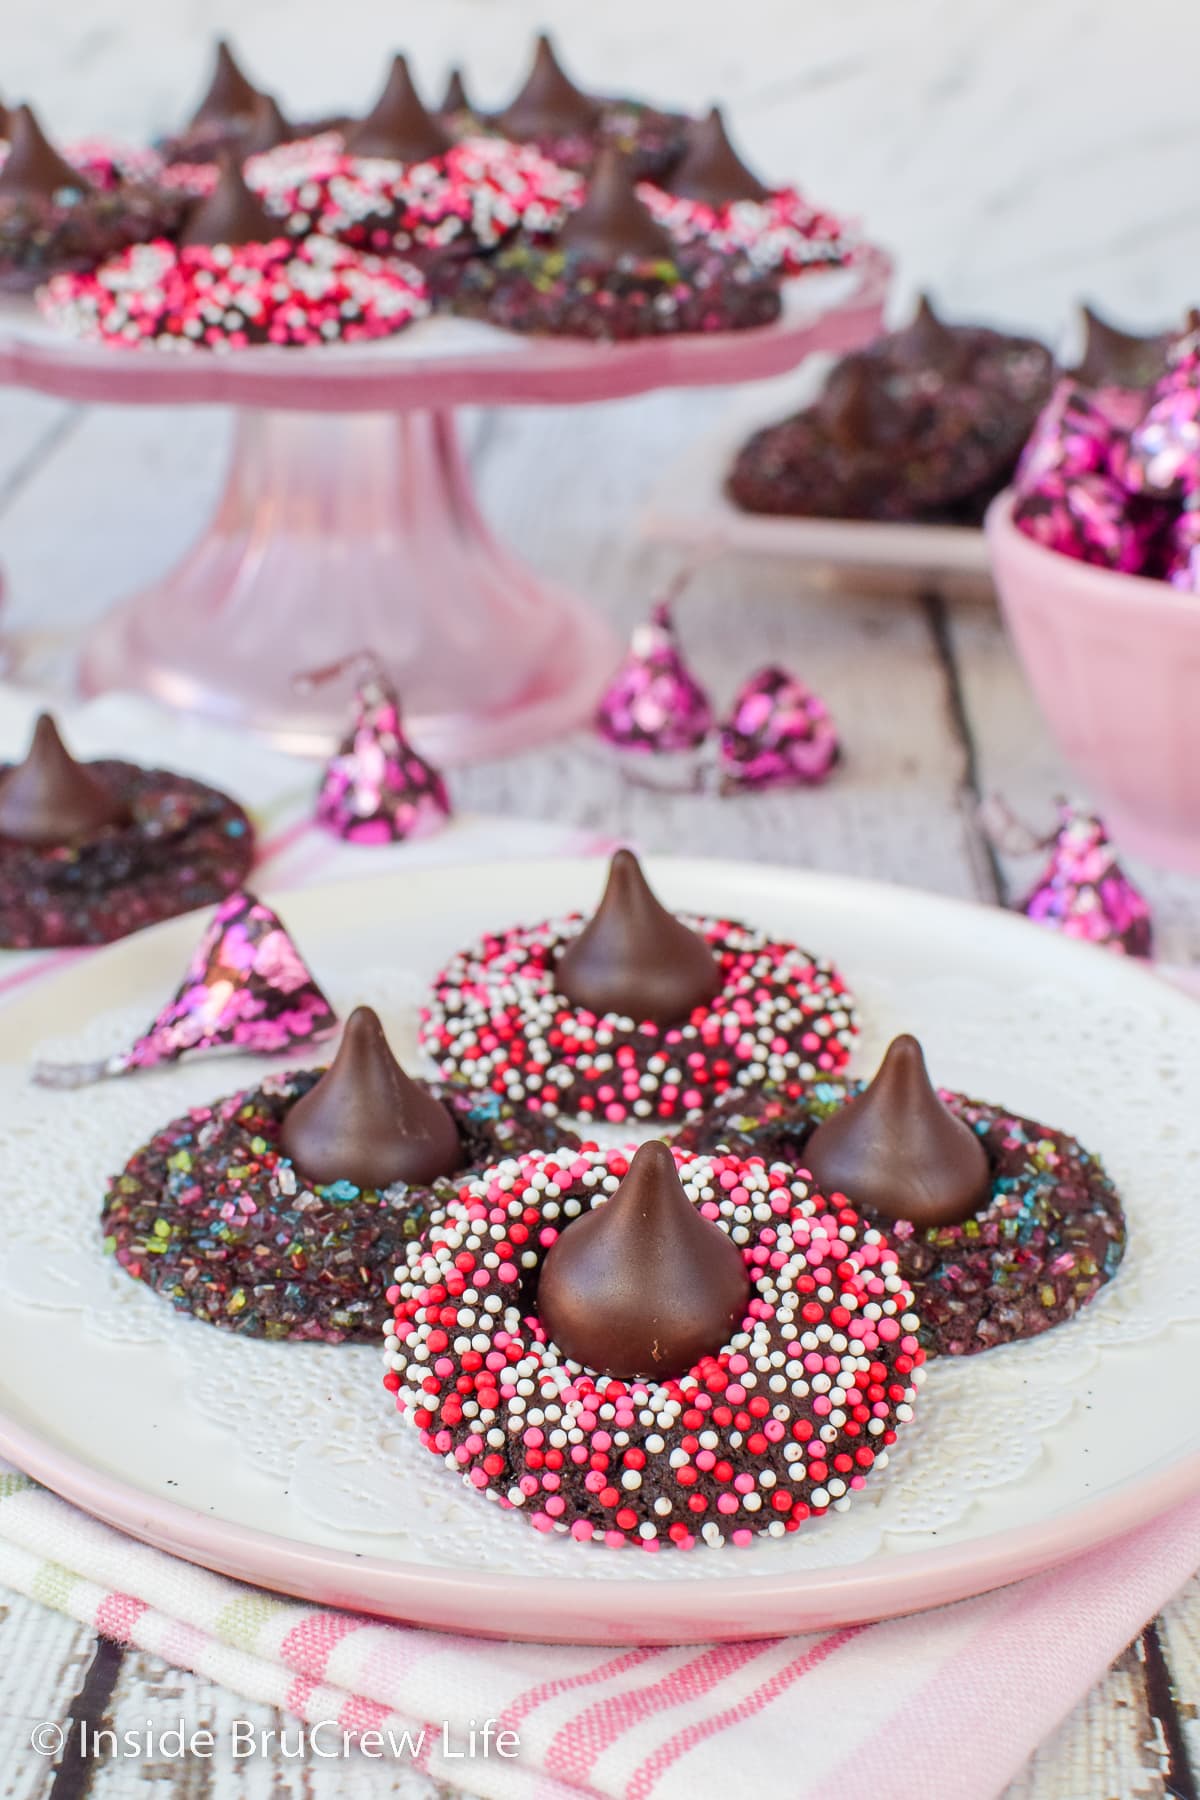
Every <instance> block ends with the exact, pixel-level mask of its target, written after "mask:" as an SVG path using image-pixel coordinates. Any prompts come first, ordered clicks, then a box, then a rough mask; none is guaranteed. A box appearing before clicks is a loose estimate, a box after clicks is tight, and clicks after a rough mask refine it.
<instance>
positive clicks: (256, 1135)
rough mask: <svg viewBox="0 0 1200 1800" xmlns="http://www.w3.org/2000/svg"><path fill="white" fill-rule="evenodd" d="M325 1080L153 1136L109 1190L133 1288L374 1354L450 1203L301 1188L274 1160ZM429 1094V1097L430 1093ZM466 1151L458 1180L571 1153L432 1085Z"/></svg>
mask: <svg viewBox="0 0 1200 1800" xmlns="http://www.w3.org/2000/svg"><path fill="white" fill-rule="evenodd" d="M321 1074H322V1071H321V1070H318V1069H305V1070H300V1071H298V1072H293V1073H291V1074H285V1075H279V1076H271V1077H268V1078H267V1079H266V1080H264V1081H263V1082H262V1083H261V1084H260V1085H259V1086H257V1087H254V1088H248V1089H245V1090H244V1091H243V1092H241V1093H237V1094H232V1095H230V1096H229V1098H227V1099H225V1100H220V1101H217V1102H216V1103H215V1104H214V1105H212V1106H203V1107H193V1108H192V1109H191V1111H190V1112H188V1113H185V1114H184V1115H183V1116H182V1117H181V1118H178V1119H173V1120H172V1121H171V1123H170V1124H169V1125H166V1126H164V1127H163V1129H162V1130H161V1131H159V1132H157V1133H156V1134H155V1136H154V1137H153V1138H151V1139H150V1141H149V1143H148V1144H145V1145H143V1147H142V1148H141V1149H140V1150H138V1151H137V1152H136V1154H135V1155H134V1156H132V1157H131V1158H130V1160H129V1162H128V1163H127V1164H126V1166H125V1168H124V1169H123V1170H122V1172H121V1173H120V1174H119V1175H117V1176H115V1177H114V1178H113V1180H112V1181H111V1182H110V1183H109V1187H108V1192H107V1195H106V1197H105V1201H104V1206H103V1209H102V1211H101V1230H102V1232H103V1234H104V1241H105V1249H106V1250H107V1251H108V1252H110V1253H111V1254H112V1255H115V1256H116V1258H117V1260H118V1262H119V1263H120V1264H121V1266H122V1267H123V1268H124V1269H125V1270H126V1272H127V1273H128V1274H129V1275H131V1276H133V1277H134V1279H135V1280H138V1281H144V1282H145V1283H146V1284H147V1285H148V1286H149V1287H152V1288H154V1289H155V1291H156V1292H157V1293H159V1294H162V1295H163V1296H164V1298H166V1299H168V1300H170V1301H171V1303H172V1304H173V1305H174V1306H176V1307H178V1308H179V1310H180V1311H181V1312H189V1313H191V1314H192V1315H193V1316H194V1317H195V1318H198V1319H202V1320H204V1321H205V1322H206V1323H207V1324H210V1325H220V1326H223V1327H224V1328H226V1329H227V1330H230V1331H238V1332H241V1333H243V1334H244V1335H245V1336H247V1337H266V1338H289V1339H304V1340H312V1341H320V1342H324V1343H344V1342H363V1341H367V1340H370V1341H377V1340H378V1337H379V1332H380V1329H381V1326H382V1323H383V1320H384V1318H385V1317H386V1316H387V1313H388V1307H387V1305H386V1302H385V1300H384V1292H385V1289H386V1288H387V1286H388V1283H389V1282H390V1280H391V1277H392V1271H393V1269H394V1268H395V1265H396V1262H397V1260H398V1259H399V1258H401V1257H402V1256H403V1254H404V1246H405V1243H406V1241H407V1240H408V1239H409V1238H412V1237H414V1236H415V1235H416V1234H417V1232H418V1231H420V1230H421V1229H422V1228H423V1226H424V1224H425V1223H426V1221H427V1219H428V1217H429V1215H430V1212H431V1210H432V1208H433V1207H434V1206H435V1204H436V1203H437V1202H438V1200H439V1190H440V1197H441V1198H444V1197H445V1193H446V1192H447V1191H450V1192H452V1191H453V1186H451V1187H450V1188H449V1189H448V1190H447V1188H446V1184H445V1183H444V1182H442V1183H440V1184H439V1183H435V1184H432V1185H430V1186H427V1187H417V1186H407V1185H406V1184H405V1183H403V1182H395V1183H393V1184H392V1186H390V1187H388V1188H385V1189H383V1190H382V1191H377V1190H376V1189H373V1188H359V1187H357V1186H355V1185H354V1184H353V1183H352V1182H349V1181H345V1180H339V1181H334V1182H332V1183H330V1184H327V1185H324V1186H322V1185H310V1184H306V1183H305V1182H304V1181H303V1180H301V1179H300V1177H299V1176H298V1175H297V1172H296V1169H295V1167H294V1165H293V1163H292V1161H291V1160H290V1159H289V1158H288V1157H287V1156H285V1155H284V1154H283V1152H282V1150H281V1149H280V1146H279V1138H280V1132H281V1129H282V1127H283V1123H284V1121H285V1119H286V1117H287V1115H288V1113H289V1112H290V1111H291V1109H292V1107H293V1106H294V1105H295V1103H296V1102H297V1101H298V1100H300V1099H301V1098H302V1097H303V1096H304V1095H306V1094H308V1093H309V1091H310V1090H311V1089H312V1088H313V1087H314V1086H315V1085H316V1083H317V1082H318V1080H319V1079H320V1077H321ZM422 1085H425V1084H422ZM429 1091H430V1092H431V1093H433V1094H434V1095H435V1096H436V1097H437V1098H438V1099H439V1100H441V1101H442V1103H443V1104H444V1105H445V1106H446V1107H447V1108H448V1109H449V1111H450V1114H451V1116H452V1118H453V1121H454V1123H455V1125H456V1126H457V1129H458V1133H459V1138H460V1141H461V1144H462V1164H461V1170H460V1171H459V1174H458V1176H457V1177H456V1178H455V1179H456V1180H461V1179H462V1177H463V1176H464V1175H465V1174H468V1173H469V1172H470V1171H472V1170H474V1169H477V1168H480V1167H481V1166H482V1165H484V1164H486V1163H490V1162H494V1161H495V1160H496V1159H497V1158H500V1157H504V1156H513V1155H517V1154H520V1153H521V1152H523V1151H526V1150H528V1149H530V1148H531V1147H534V1146H554V1145H558V1144H572V1143H574V1142H576V1141H577V1140H575V1139H574V1138H573V1136H572V1134H571V1133H569V1132H566V1131H563V1130H560V1129H559V1128H558V1127H556V1126H555V1125H553V1124H551V1123H550V1122H549V1121H547V1120H541V1119H537V1118H534V1117H532V1116H531V1115H530V1114H528V1113H526V1112H525V1111H524V1109H522V1108H521V1107H519V1106H514V1105H510V1104H507V1103H505V1102H502V1101H500V1100H498V1099H497V1100H493V1099H491V1098H489V1097H488V1096H482V1097H481V1096H479V1095H474V1094H469V1093H467V1092H465V1091H464V1090H463V1089H461V1088H451V1087H443V1086H441V1085H437V1084H431V1085H430V1086H429Z"/></svg>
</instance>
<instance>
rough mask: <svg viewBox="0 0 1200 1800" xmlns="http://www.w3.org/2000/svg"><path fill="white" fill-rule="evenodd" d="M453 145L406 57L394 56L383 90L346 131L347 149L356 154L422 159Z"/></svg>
mask: <svg viewBox="0 0 1200 1800" xmlns="http://www.w3.org/2000/svg"><path fill="white" fill-rule="evenodd" d="M450 147H451V139H450V137H449V136H448V134H447V133H446V131H445V130H444V129H443V127H442V126H441V125H440V124H439V123H438V121H437V120H436V119H435V118H434V116H433V114H432V113H431V112H430V111H429V110H428V108H427V107H426V105H425V102H424V101H423V100H422V98H421V96H420V94H418V92H417V90H416V88H415V87H414V85H413V78H412V76H411V75H410V73H409V69H408V63H407V61H406V59H405V58H404V57H403V56H394V57H393V58H392V66H391V70H390V71H389V73H388V78H387V81H386V83H385V85H384V89H383V92H382V94H380V96H379V98H378V100H377V101H376V102H375V104H374V106H373V107H372V108H371V110H370V112H369V113H368V114H367V116H366V118H365V119H360V120H359V122H358V124H357V125H352V126H351V128H350V130H349V131H348V132H347V133H346V148H347V150H348V151H349V152H350V154H351V155H352V156H379V157H384V158H386V159H387V161H389V162H400V163H419V162H428V161H429V160H430V158H431V157H434V156H444V155H445V154H446V152H447V150H449V149H450Z"/></svg>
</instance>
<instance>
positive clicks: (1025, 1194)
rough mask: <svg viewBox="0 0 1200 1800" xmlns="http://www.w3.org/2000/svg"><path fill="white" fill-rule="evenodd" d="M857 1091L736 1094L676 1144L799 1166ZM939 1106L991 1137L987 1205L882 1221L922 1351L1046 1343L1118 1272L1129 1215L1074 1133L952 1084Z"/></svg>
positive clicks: (832, 1085) (969, 1351)
mask: <svg viewBox="0 0 1200 1800" xmlns="http://www.w3.org/2000/svg"><path fill="white" fill-rule="evenodd" d="M858 1091H859V1087H858V1085H857V1084H852V1083H848V1082H845V1081H818V1082H815V1083H812V1084H811V1085H809V1086H808V1087H806V1088H804V1089H797V1088H795V1087H793V1089H792V1091H791V1092H782V1091H779V1092H775V1091H772V1092H760V1093H758V1094H752V1095H746V1096H742V1095H730V1096H729V1098H728V1099H727V1101H725V1102H723V1103H722V1104H721V1105H719V1106H716V1107H714V1108H713V1109H712V1110H711V1111H710V1112H708V1113H706V1114H705V1115H704V1117H703V1118H701V1119H699V1120H698V1121H695V1122H693V1123H691V1124H688V1125H685V1126H684V1128H683V1130H682V1131H681V1132H680V1133H679V1137H678V1139H677V1146H678V1147H679V1148H681V1149H683V1148H686V1149H688V1150H691V1151H695V1152H699V1153H702V1154H711V1153H712V1152H714V1151H716V1150H718V1149H727V1150H728V1151H729V1152H730V1153H732V1154H733V1155H734V1156H738V1157H742V1158H744V1159H747V1160H748V1159H750V1158H759V1159H761V1160H762V1161H763V1162H764V1163H765V1164H766V1165H767V1166H769V1167H774V1166H775V1165H777V1164H784V1165H787V1166H791V1167H795V1168H800V1169H802V1168H803V1167H804V1149H805V1145H806V1143H807V1142H808V1138H809V1136H810V1134H811V1132H812V1130H813V1128H814V1126H815V1125H816V1124H818V1123H819V1122H820V1121H821V1120H822V1119H826V1118H828V1117H829V1116H830V1115H831V1114H832V1113H834V1112H836V1111H837V1109H838V1108H839V1107H841V1106H842V1105H844V1103H845V1102H846V1100H847V1099H849V1098H850V1097H851V1096H852V1095H854V1094H855V1093H857V1092H858ZM941 1099H942V1100H943V1101H944V1102H945V1104H946V1105H947V1106H948V1107H949V1108H950V1110H951V1111H952V1112H954V1113H956V1114H957V1116H958V1117H959V1118H960V1119H962V1120H963V1121H964V1122H965V1123H966V1124H968V1125H970V1126H971V1127H972V1129H973V1130H974V1131H976V1132H978V1133H979V1136H980V1138H981V1139H982V1141H983V1145H984V1148H985V1150H986V1151H987V1155H988V1161H989V1163H990V1165H991V1170H992V1186H991V1198H990V1201H989V1203H988V1204H987V1205H986V1206H985V1207H984V1208H982V1209H981V1210H980V1211H979V1212H978V1213H977V1214H976V1215H975V1216H974V1217H972V1218H968V1219H967V1220H966V1221H965V1222H964V1223H962V1224H959V1225H938V1226H931V1227H930V1228H929V1229H927V1230H918V1229H915V1228H914V1227H913V1226H912V1225H911V1224H910V1223H908V1222H906V1221H900V1222H898V1223H889V1222H885V1221H878V1222H879V1223H882V1224H883V1225H884V1229H885V1230H886V1231H887V1232H888V1234H889V1236H890V1237H891V1238H892V1240H893V1242H894V1244H895V1246H896V1253H897V1257H898V1260H899V1264H900V1273H901V1275H902V1276H903V1278H904V1279H905V1280H906V1281H907V1282H908V1283H909V1284H910V1286H911V1287H912V1290H913V1293H914V1295H915V1296H916V1308H917V1312H918V1313H919V1314H920V1318H921V1325H920V1330H919V1332H918V1336H919V1338H920V1342H921V1345H922V1347H923V1348H924V1349H925V1351H926V1352H927V1354H928V1355H930V1356H973V1355H975V1354H976V1353H977V1352H979V1351H982V1350H990V1349H993V1348H994V1347H995V1346H996V1345H998V1344H1007V1343H1015V1342H1018V1341H1020V1340H1021V1339H1023V1338H1028V1337H1038V1336H1040V1335H1041V1334H1042V1333H1043V1332H1044V1331H1048V1330H1049V1329H1050V1328H1051V1327H1052V1326H1055V1325H1059V1324H1061V1323H1062V1322H1063V1321H1064V1320H1066V1319H1070V1318H1073V1317H1074V1315H1075V1314H1076V1313H1077V1312H1078V1311H1079V1310H1080V1308H1081V1307H1084V1306H1086V1305H1087V1304H1088V1302H1089V1301H1090V1300H1093V1299H1094V1298H1095V1296H1096V1295H1097V1294H1098V1293H1099V1291H1100V1289H1101V1288H1102V1287H1104V1286H1105V1285H1106V1284H1107V1283H1108V1282H1109V1281H1111V1280H1112V1278H1113V1276H1114V1275H1115V1274H1116V1272H1117V1270H1118V1268H1119V1267H1120V1264H1121V1260H1122V1257H1123V1256H1124V1253H1125V1243H1126V1225H1125V1215H1124V1212H1123V1211H1122V1207H1121V1201H1120V1196H1119V1194H1118V1193H1117V1191H1116V1189H1115V1187H1114V1186H1113V1183H1112V1182H1111V1180H1110V1179H1109V1177H1108V1175H1107V1174H1106V1173H1105V1170H1104V1167H1103V1165H1102V1164H1101V1162H1100V1159H1099V1158H1098V1157H1096V1156H1094V1155H1093V1154H1092V1153H1091V1152H1090V1151H1089V1150H1087V1149H1085V1148H1084V1146H1083V1145H1082V1144H1080V1143H1078V1142H1077V1141H1076V1139H1075V1138H1073V1137H1071V1136H1069V1135H1068V1134H1067V1133H1066V1132H1064V1131H1060V1130H1058V1129H1056V1128H1055V1127H1053V1126H1050V1125H1042V1124H1038V1123H1036V1122H1035V1121H1034V1120H1031V1119H1026V1118H1022V1117H1021V1116H1020V1115H1019V1114H1016V1113H1012V1112H1009V1111H1008V1110H1007V1109H1006V1108H1004V1107H1002V1106H996V1105H989V1104H987V1103H986V1102H984V1101H980V1100H972V1099H968V1098H967V1097H966V1096H965V1095H962V1094H955V1093H950V1092H948V1091H946V1090H945V1089H943V1090H941ZM862 1212H863V1217H864V1218H866V1219H868V1220H869V1219H871V1218H872V1214H871V1212H870V1210H869V1209H867V1208H863V1209H862Z"/></svg>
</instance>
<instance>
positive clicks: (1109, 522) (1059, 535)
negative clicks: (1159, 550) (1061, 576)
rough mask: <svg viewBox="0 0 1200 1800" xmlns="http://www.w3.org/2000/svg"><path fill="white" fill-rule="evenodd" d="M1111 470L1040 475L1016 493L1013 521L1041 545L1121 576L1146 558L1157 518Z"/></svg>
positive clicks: (1143, 566)
mask: <svg viewBox="0 0 1200 1800" xmlns="http://www.w3.org/2000/svg"><path fill="white" fill-rule="evenodd" d="M1152 504H1153V503H1144V504H1141V505H1139V503H1138V501H1137V500H1136V499H1133V500H1131V498H1130V496H1129V495H1128V494H1127V493H1126V492H1125V490H1124V488H1123V487H1122V486H1121V484H1120V482H1119V481H1116V480H1115V479H1114V478H1113V477H1112V476H1111V475H1104V474H1101V473H1096V474H1092V475H1076V476H1063V475H1061V474H1059V473H1054V474H1050V475H1046V476H1044V477H1043V478H1042V480H1041V481H1040V482H1039V483H1038V484H1037V486H1036V487H1034V488H1031V489H1030V490H1029V491H1027V492H1026V493H1024V494H1021V495H1019V496H1018V498H1017V502H1016V505H1015V506H1014V508H1013V521H1014V523H1015V524H1016V525H1017V526H1018V527H1019V528H1020V529H1021V530H1022V531H1023V532H1024V533H1025V534H1026V536H1027V537H1031V538H1034V539H1036V541H1037V542H1038V543H1039V544H1043V545H1045V547H1046V549H1047V550H1056V551H1058V553H1059V554H1060V555H1061V556H1072V557H1074V558H1075V559H1076V561H1078V562H1090V563H1098V564H1100V565H1101V566H1102V567H1104V568H1108V569H1117V570H1119V571H1121V572H1122V573H1124V574H1127V575H1135V574H1139V573H1141V572H1142V571H1143V570H1144V569H1146V568H1147V565H1148V563H1149V562H1150V560H1151V555H1152V552H1153V549H1154V544H1155V540H1156V537H1157V534H1158V531H1159V529H1160V525H1161V520H1160V519H1159V518H1158V517H1157V515H1156V513H1155V512H1154V511H1153V510H1147V508H1148V507H1152Z"/></svg>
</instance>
